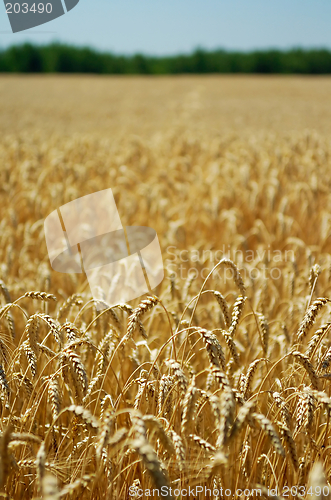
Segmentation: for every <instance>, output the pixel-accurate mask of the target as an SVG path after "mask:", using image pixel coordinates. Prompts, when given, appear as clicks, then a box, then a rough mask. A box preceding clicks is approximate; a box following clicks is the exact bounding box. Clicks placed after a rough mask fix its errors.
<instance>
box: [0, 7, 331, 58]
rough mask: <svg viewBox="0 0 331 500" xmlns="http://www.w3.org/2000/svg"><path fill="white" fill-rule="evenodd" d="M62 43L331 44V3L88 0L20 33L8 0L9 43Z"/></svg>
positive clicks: (2, 20) (0, 32) (0, 38)
mask: <svg viewBox="0 0 331 500" xmlns="http://www.w3.org/2000/svg"><path fill="white" fill-rule="evenodd" d="M6 1H7V0H6ZM39 1H40V0H39ZM14 2H15V0H13V3H14ZM45 3H46V2H45ZM54 40H56V41H61V42H66V43H71V44H75V45H79V46H82V45H89V46H91V47H94V48H97V49H101V50H105V51H112V52H116V53H122V54H131V53H135V52H143V53H146V54H158V55H161V54H175V53H178V52H190V51H191V50H192V49H194V48H196V47H197V46H201V47H204V48H206V49H215V48H219V47H223V48H226V49H241V50H250V49H256V48H269V47H277V48H290V47H296V46H301V47H328V48H330V49H331V1H330V0H80V2H79V4H78V5H77V6H76V7H75V8H74V9H73V10H71V11H70V12H68V13H67V14H66V15H64V16H62V17H60V18H58V19H56V20H54V21H52V22H50V23H47V24H44V25H42V26H40V27H38V28H34V29H32V30H28V31H25V32H21V33H16V34H13V33H11V31H10V24H9V21H8V19H7V16H6V12H5V6H4V4H3V3H2V2H1V0H0V47H1V48H4V47H6V46H8V45H14V44H19V43H22V42H23V41H30V42H33V43H48V42H51V41H54Z"/></svg>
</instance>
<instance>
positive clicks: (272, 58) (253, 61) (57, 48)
mask: <svg viewBox="0 0 331 500" xmlns="http://www.w3.org/2000/svg"><path fill="white" fill-rule="evenodd" d="M0 72H2V73H4V72H16V73H95V74H144V75H165V74H170V75H174V74H183V73H262V74H268V73H269V74H274V73H280V74H293V73H294V74H308V75H318V74H331V51H330V50H328V49H309V50H308V49H300V48H297V49H291V50H287V51H282V50H256V51H251V52H235V51H226V50H222V49H219V50H214V51H206V50H203V49H200V48H199V49H196V50H195V51H193V52H192V53H191V54H186V55H185V54H179V55H173V56H158V57H156V56H147V55H143V54H134V55H132V56H124V55H115V54H112V53H104V52H99V51H96V50H93V49H91V48H87V47H83V48H79V47H74V46H69V45H64V44H59V43H53V44H51V45H44V46H37V45H31V44H29V43H25V44H22V45H18V46H12V47H9V48H7V49H4V50H0Z"/></svg>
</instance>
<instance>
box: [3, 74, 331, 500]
mask: <svg viewBox="0 0 331 500" xmlns="http://www.w3.org/2000/svg"><path fill="white" fill-rule="evenodd" d="M330 91H331V80H330V79H328V78H293V77H282V78H281V77H268V78H266V77H259V78H258V77H242V76H241V77H190V78H189V77H177V78H170V77H169V78H168V77H164V78H144V77H141V78H138V77H137V78H135V77H132V78H110V77H70V76H67V77H60V76H58V77H54V76H47V77H37V76H34V77H32V76H26V77H22V76H10V77H9V76H8V77H5V76H1V78H0V103H1V108H0V109H1V113H0V130H1V139H0V163H1V166H0V180H1V182H0V206H1V219H0V229H1V230H0V242H1V245H0V279H1V281H0V398H1V401H0V402H1V437H0V497H2V498H8V499H20V498H24V499H25V498H26V499H30V498H34V499H39V498H43V499H55V498H64V499H67V498H68V499H69V498H72V499H76V498H77V499H78V498H83V499H93V500H94V499H95V500H99V499H128V498H148V497H151V498H168V499H170V498H172V499H175V498H177V499H184V498H191V499H193V498H194V499H199V500H201V499H205V498H207V499H213V500H224V499H246V498H255V497H259V496H261V497H264V498H267V497H269V496H270V497H274V498H275V497H277V498H284V499H287V498H298V499H302V498H305V499H311V498H328V497H330V495H329V488H331V486H330V484H331V457H330V451H331V439H330V433H331V425H330V412H331V394H330V382H331V340H330V339H331V319H330V311H331V303H330V302H331V238H330V234H331V194H330V193H331V175H330V173H331V136H330V132H331V106H330V103H329V99H328V96H329V95H330ZM105 188H111V189H112V190H113V193H114V197H115V200H116V204H117V207H118V210H119V212H120V214H121V217H122V222H123V223H124V224H125V225H142V226H143V225H145V226H149V227H152V228H154V229H155V230H156V231H157V234H158V236H159V241H160V246H161V249H162V255H163V261H164V267H165V278H164V280H163V282H162V283H161V285H159V286H158V288H157V289H155V290H153V291H152V293H151V294H149V295H147V296H144V297H141V298H139V299H137V300H135V301H132V302H130V303H128V304H118V305H117V306H116V307H112V308H109V307H108V308H106V309H104V310H102V311H99V310H98V309H97V304H96V303H95V301H93V299H92V296H91V293H90V290H89V287H88V283H87V280H86V277H85V275H80V274H61V273H58V272H56V271H53V270H52V268H51V267H50V263H49V259H48V255H47V249H46V244H45V236H44V226H43V224H44V219H45V218H46V217H47V215H49V214H50V213H51V212H52V211H53V210H56V209H57V208H58V207H60V206H62V205H63V204H65V203H67V202H69V201H71V200H74V199H76V198H79V197H81V196H84V195H87V194H90V193H94V192H96V191H99V190H102V189H105ZM329 232H330V234H329ZM158 491H159V494H158Z"/></svg>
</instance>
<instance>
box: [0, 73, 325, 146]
mask: <svg viewBox="0 0 331 500" xmlns="http://www.w3.org/2000/svg"><path fill="white" fill-rule="evenodd" d="M330 95H331V78H330V77H328V76H314V77H312V76H293V75H292V76H291V75H287V76H279V75H277V76H272V75H268V76H262V75H258V76H256V75H222V76H219V75H203V76H201V75H195V76H185V75H182V76H177V77H172V76H160V77H149V76H131V77H128V76H91V75H83V76H79V75H76V76H73V75H25V76H23V75H9V74H7V75H2V76H1V77H0V106H1V114H0V130H1V133H2V134H16V133H20V134H23V135H26V136H28V137H31V136H32V135H33V134H35V133H36V132H38V133H40V134H42V135H43V136H45V134H46V136H50V134H53V133H55V134H57V135H62V136H67V137H68V138H69V137H70V136H72V135H73V134H91V135H92V136H93V135H98V136H103V137H104V138H108V139H109V140H111V141H113V140H114V139H117V138H118V137H119V136H121V135H123V134H124V136H126V135H127V134H136V135H139V136H144V137H145V138H149V139H151V138H152V137H153V136H155V135H157V133H159V132H165V131H168V132H171V131H172V132H175V131H176V130H178V129H180V130H182V131H186V132H189V131H193V130H194V131H197V132H199V133H201V134H203V135H206V136H207V137H211V136H217V135H219V134H222V133H234V134H236V133H237V134H247V133H249V132H261V133H266V134H268V133H274V132H277V133H285V132H288V133H291V132H293V131H302V130H305V129H310V130H315V131H316V132H320V133H327V132H329V131H330V129H331V106H330V100H329V96H330Z"/></svg>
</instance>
